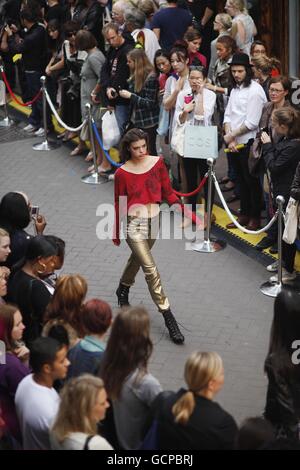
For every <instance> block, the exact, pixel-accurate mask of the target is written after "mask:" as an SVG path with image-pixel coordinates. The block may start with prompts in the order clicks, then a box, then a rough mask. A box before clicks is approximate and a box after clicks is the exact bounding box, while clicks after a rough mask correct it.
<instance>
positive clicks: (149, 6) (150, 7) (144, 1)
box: [139, 0, 157, 29]
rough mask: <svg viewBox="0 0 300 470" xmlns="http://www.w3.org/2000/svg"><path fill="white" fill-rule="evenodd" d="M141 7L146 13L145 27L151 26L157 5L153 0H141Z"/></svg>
mask: <svg viewBox="0 0 300 470" xmlns="http://www.w3.org/2000/svg"><path fill="white" fill-rule="evenodd" d="M139 9H140V10H141V11H142V12H143V13H145V15H146V24H145V28H149V29H150V28H151V23H152V19H153V16H154V13H155V12H156V11H157V6H156V4H155V2H154V1H153V0H140V1H139Z"/></svg>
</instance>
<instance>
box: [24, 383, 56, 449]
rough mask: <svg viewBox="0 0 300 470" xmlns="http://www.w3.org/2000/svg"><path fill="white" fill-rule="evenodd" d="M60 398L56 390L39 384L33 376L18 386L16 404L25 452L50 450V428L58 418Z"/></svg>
mask: <svg viewBox="0 0 300 470" xmlns="http://www.w3.org/2000/svg"><path fill="white" fill-rule="evenodd" d="M59 402H60V398H59V395H58V393H57V392H56V390H54V388H48V387H45V386H43V385H39V384H37V383H36V382H35V381H34V380H33V376H32V374H30V375H27V376H26V377H25V378H24V379H23V380H21V382H20V383H19V385H18V388H17V392H16V396H15V404H16V411H17V415H18V419H19V423H20V428H21V432H22V437H23V448H24V450H49V449H50V441H49V428H50V427H51V425H52V423H53V420H54V419H55V417H56V414H57V411H58V407H59Z"/></svg>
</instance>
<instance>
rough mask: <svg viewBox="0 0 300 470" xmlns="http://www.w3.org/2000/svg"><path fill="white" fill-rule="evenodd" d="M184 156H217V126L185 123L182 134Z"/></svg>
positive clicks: (203, 157) (205, 157)
mask: <svg viewBox="0 0 300 470" xmlns="http://www.w3.org/2000/svg"><path fill="white" fill-rule="evenodd" d="M184 157H185V158H200V159H203V160H207V159H208V158H214V159H216V158H218V128H217V127H216V126H207V127H205V126H191V125H187V126H186V128H185V136H184Z"/></svg>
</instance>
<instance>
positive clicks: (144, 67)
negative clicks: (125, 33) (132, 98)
mask: <svg viewBox="0 0 300 470" xmlns="http://www.w3.org/2000/svg"><path fill="white" fill-rule="evenodd" d="M127 57H129V58H130V59H131V60H132V61H133V62H134V71H133V73H132V75H131V77H130V80H134V91H135V92H136V93H139V92H140V91H141V89H142V88H143V86H144V84H145V82H146V80H147V78H148V76H149V75H150V73H154V68H153V65H152V64H151V62H150V61H149V59H148V57H147V55H146V53H145V51H144V50H143V49H132V50H131V51H129V52H128V54H127Z"/></svg>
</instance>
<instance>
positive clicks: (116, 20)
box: [0, 0, 300, 450]
mask: <svg viewBox="0 0 300 470" xmlns="http://www.w3.org/2000/svg"><path fill="white" fill-rule="evenodd" d="M246 7H247V6H246V2H245V1H244V0H227V2H226V6H225V12H218V11H216V4H215V1H213V0H208V1H203V2H197V1H188V2H186V3H185V2H183V1H181V0H167V2H166V3H163V2H157V1H156V0H137V1H136V2H134V3H133V2H130V3H127V2H126V1H125V0H118V1H116V2H115V3H113V4H112V5H109V4H108V3H107V2H106V0H78V1H74V0H68V1H63V0H60V1H58V0H48V1H47V2H43V1H37V0H21V1H20V0H9V1H7V2H6V3H4V7H3V11H4V16H5V24H4V25H3V28H2V30H1V36H0V39H1V43H0V50H1V56H2V58H3V60H4V63H5V69H6V73H7V77H8V79H9V81H10V83H11V84H12V86H15V85H16V83H14V80H15V75H16V74H15V68H17V70H18V85H19V86H20V88H21V94H22V98H23V100H24V101H28V100H32V99H33V98H34V97H35V95H36V94H37V93H38V91H39V89H40V78H41V76H42V75H43V74H45V75H46V77H47V90H48V93H49V96H50V97H51V100H52V102H53V103H54V105H55V106H56V107H57V109H59V112H60V115H61V117H62V119H63V121H64V122H65V123H66V124H67V125H68V126H69V127H74V128H75V127H78V126H79V125H80V123H81V122H82V121H83V120H84V118H85V115H86V114H85V113H86V106H85V105H86V104H87V103H90V105H91V106H92V114H93V117H94V120H95V123H96V125H97V128H98V130H99V133H100V135H101V128H102V118H103V115H104V113H105V112H107V111H108V112H109V113H114V116H115V120H116V125H117V127H118V132H119V135H120V145H119V146H118V149H119V153H120V158H121V161H122V163H123V166H122V167H121V168H119V169H118V170H117V171H116V172H115V169H114V168H113V167H112V164H111V162H110V161H109V160H108V159H107V157H106V155H105V152H104V151H103V149H102V148H101V145H100V144H99V142H98V141H96V153H97V169H95V168H94V165H92V166H91V167H90V171H92V172H94V171H98V172H99V174H100V175H103V176H107V175H110V174H112V173H115V174H114V182H115V207H116V223H115V233H114V238H113V242H114V244H115V245H116V246H119V245H120V238H121V237H120V227H121V220H120V219H119V214H121V216H124V217H125V218H126V220H125V224H124V225H125V230H126V235H127V237H126V242H127V244H128V245H129V247H130V250H131V256H130V258H129V260H128V262H127V265H126V267H125V270H124V272H123V273H122V275H121V278H120V284H119V286H118V288H117V292H116V295H117V298H118V303H119V306H120V307H121V308H120V311H119V312H117V314H116V315H114V318H113V313H112V309H111V306H110V305H108V304H107V303H106V302H104V301H103V300H101V299H89V300H87V299H86V295H87V290H88V286H87V282H86V280H85V279H84V277H82V276H81V275H80V274H70V275H60V276H57V273H58V272H59V271H60V270H61V269H62V268H63V264H64V257H65V242H64V240H62V239H60V238H59V237H57V236H54V235H44V230H45V227H46V220H45V218H44V216H42V215H41V214H38V215H36V214H34V211H33V210H32V209H33V206H32V204H31V201H30V200H29V198H28V196H27V195H26V194H24V193H20V192H10V193H7V194H5V195H2V198H1V201H0V340H1V341H2V342H3V343H4V344H5V348H6V354H5V363H4V364H2V363H0V446H1V447H3V448H5V447H7V448H13V449H36V450H42V449H45V450H46V449H56V450H58V449H63V450H88V449H91V450H112V449H126V450H137V449H146V448H148V449H152V450H156V449H162V450H168V449H173V450H174V449H175V450H176V449H177V450H202V449H262V448H266V449H267V448H270V449H271V448H274V449H275V448H276V447H277V448H280V446H282V448H286V447H289V446H290V448H298V446H299V444H298V440H299V420H300V403H299V397H298V393H299V390H298V388H299V386H300V377H299V366H298V364H297V363H295V362H294V363H293V362H292V360H291V357H292V355H293V352H294V349H293V343H294V341H295V340H297V337H299V332H300V325H299V324H298V323H299V320H298V318H300V317H299V313H300V307H299V306H300V303H299V293H298V292H296V291H295V290H293V289H292V288H288V287H284V288H283V289H282V292H281V293H280V294H279V296H278V297H277V299H276V301H275V307H274V318H273V324H272V328H271V334H270V347H269V352H268V355H267V358H266V361H265V373H266V374H267V377H268V391H267V397H266V405H265V411H264V416H261V417H256V418H249V419H248V420H246V421H245V422H244V423H242V425H241V426H240V428H239V429H238V426H237V424H236V422H235V420H234V418H233V417H232V416H231V415H230V414H229V413H228V412H227V411H225V410H224V409H223V408H222V407H221V406H220V405H218V404H217V403H216V402H215V401H214V398H215V395H216V394H217V393H218V392H219V391H220V390H221V388H222V386H223V383H224V367H223V362H222V358H221V357H220V355H219V354H217V353H215V352H201V351H196V352H194V353H193V354H191V355H190V357H189V358H187V361H186V365H185V371H184V377H185V381H186V386H184V387H183V388H181V389H180V390H178V391H176V392H174V391H162V387H161V385H160V383H159V381H158V380H157V379H156V378H155V377H154V376H153V375H152V374H150V372H149V370H148V363H149V359H150V357H151V354H152V350H153V344H152V341H151V337H150V321H149V315H148V313H147V311H146V310H145V309H144V308H142V307H135V306H130V303H129V290H130V288H131V287H132V286H133V284H134V281H135V277H136V275H137V273H138V271H139V269H140V268H142V270H143V272H144V275H145V279H146V282H147V285H148V288H149V292H150V295H151V297H152V299H153V301H154V303H155V305H156V307H157V309H158V311H159V312H160V313H161V314H162V318H163V319H164V322H165V325H166V327H167V330H168V332H169V335H170V338H171V340H172V341H173V342H174V343H175V344H182V343H183V342H184V336H183V334H182V332H181V331H180V328H179V326H178V324H177V321H176V319H175V316H174V314H173V312H172V310H171V306H170V302H169V299H168V297H167V295H166V294H165V292H164V289H163V287H162V280H161V278H160V275H159V272H158V270H157V267H156V264H155V260H154V258H153V256H152V254H151V249H152V247H153V244H154V242H155V238H156V233H157V230H158V228H159V221H158V218H159V204H160V203H161V202H163V201H166V202H168V203H169V204H170V205H174V207H175V208H176V210H178V212H180V213H181V214H182V215H183V222H182V225H183V226H184V225H185V224H187V223H191V222H192V223H194V224H196V225H198V226H199V227H201V228H203V227H204V226H205V225H206V223H207V219H208V217H211V218H212V219H213V214H208V208H207V187H206V186H205V187H204V201H205V204H204V206H205V210H204V218H203V219H201V217H199V214H197V197H196V196H190V197H189V198H188V202H189V203H190V204H191V211H187V210H186V208H184V206H183V204H182V201H181V200H180V199H179V198H178V197H177V196H176V195H175V193H174V191H173V189H172V186H173V187H176V186H177V188H178V187H179V188H181V189H182V191H184V192H185V193H186V192H191V191H193V190H194V189H195V187H197V185H198V183H199V180H200V179H202V178H203V177H204V176H205V174H206V172H207V164H206V161H205V160H201V159H195V158H186V156H185V155H184V153H185V149H184V145H183V141H184V136H185V132H186V129H187V126H188V125H194V126H204V127H205V126H207V127H208V126H211V125H213V124H214V125H216V126H217V128H218V137H219V138H218V141H219V150H221V149H222V147H223V146H225V147H226V148H227V151H226V155H227V160H228V174H227V175H225V176H224V177H223V178H222V180H221V184H223V185H224V186H223V190H224V191H226V190H228V191H234V193H233V196H232V198H235V199H240V213H239V216H238V222H239V223H240V224H241V225H243V226H245V227H247V229H249V230H254V231H256V230H258V229H259V228H260V227H261V211H262V206H263V205H264V207H265V209H266V211H267V215H268V217H269V218H270V219H271V218H272V216H273V214H274V210H275V209H276V206H275V201H276V197H277V196H278V195H282V196H284V198H285V207H286V206H287V204H288V201H289V198H290V196H291V197H293V198H294V199H295V200H296V201H299V200H300V177H299V172H300V163H299V162H300V117H299V113H298V112H297V111H296V109H294V107H293V106H292V103H291V100H290V91H291V83H290V80H289V78H288V77H285V76H283V75H281V70H280V69H281V66H280V62H279V61H278V60H276V59H274V58H272V57H269V55H268V51H267V47H266V45H265V44H264V43H262V42H261V41H259V40H254V38H255V36H256V35H257V33H258V32H257V28H256V26H255V24H254V21H253V19H252V18H251V16H250V15H249V13H248V10H247V8H246ZM214 33H215V34H214ZM19 53H21V54H22V58H21V60H19V61H18V62H17V65H15V64H14V61H13V57H14V55H15V54H19ZM47 116H48V123H47V126H48V130H49V131H50V132H52V131H53V121H52V117H51V113H50V109H48V112H47ZM25 131H26V132H29V133H34V134H35V135H37V136H41V135H43V133H44V132H45V130H44V129H43V123H42V104H41V100H40V99H38V100H37V101H35V102H34V103H33V104H32V108H31V114H30V116H29V122H28V124H27V126H26V127H25ZM76 135H77V134H76V133H75V132H70V131H66V132H65V133H63V134H62V135H60V136H59V137H60V138H62V140H63V141H68V140H72V139H73V138H74V137H75V136H76ZM77 136H78V137H79V144H78V145H77V147H76V148H74V150H72V152H71V155H72V156H76V155H79V154H82V153H84V152H85V151H86V148H87V147H86V142H87V141H88V140H90V139H91V137H92V136H90V135H89V129H88V127H87V126H84V127H83V128H82V130H81V131H80V134H79V135H77ZM162 153H163V155H162ZM92 159H93V155H92V154H91V152H89V153H88V154H87V155H86V161H90V160H92ZM168 170H169V171H168ZM122 196H127V200H128V202H127V207H126V208H124V207H123V208H120V207H119V198H120V197H122ZM213 198H214V194H213ZM137 204H139V205H141V204H142V205H143V208H144V210H145V213H142V214H141V213H140V209H139V211H137V209H136V205H137ZM31 221H33V222H34V227H35V233H36V235H35V236H32V235H30V234H29V233H28V232H27V228H28V226H29V224H30V222H31ZM228 228H229V229H235V225H234V224H228ZM276 233H277V230H276V225H273V226H272V227H271V228H270V230H269V232H268V233H267V235H266V237H265V238H264V239H263V240H262V241H261V242H260V243H259V244H258V245H257V249H259V250H263V249H265V248H268V247H272V248H273V251H274V252H276V246H275V242H276ZM295 254H296V245H295V243H294V244H288V243H286V242H283V262H284V270H283V282H284V283H285V282H290V281H293V280H294V279H295V277H296V273H295V271H294V259H295ZM267 269H268V270H269V271H271V272H272V273H273V274H274V273H276V271H277V269H278V263H273V264H272V265H270V266H268V268H267ZM271 280H275V281H276V280H278V278H277V276H276V275H274V276H272V278H271ZM298 326H299V332H298ZM107 333H109V337H108V340H106V339H105V336H106V334H107ZM258 373H259V371H258ZM154 438H155V439H154ZM150 441H151V442H150ZM285 446H286V447H285Z"/></svg>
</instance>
